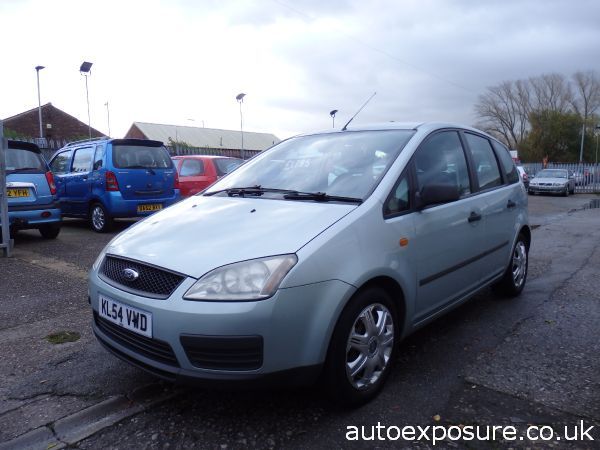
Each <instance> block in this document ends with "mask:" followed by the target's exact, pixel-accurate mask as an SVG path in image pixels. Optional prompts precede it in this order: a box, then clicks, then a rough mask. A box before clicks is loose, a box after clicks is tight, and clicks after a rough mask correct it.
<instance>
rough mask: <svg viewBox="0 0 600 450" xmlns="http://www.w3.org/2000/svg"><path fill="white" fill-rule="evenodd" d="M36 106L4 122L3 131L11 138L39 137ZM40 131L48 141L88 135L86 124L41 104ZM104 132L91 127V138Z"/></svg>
mask: <svg viewBox="0 0 600 450" xmlns="http://www.w3.org/2000/svg"><path fill="white" fill-rule="evenodd" d="M38 114H39V113H38V108H33V109H30V110H29V111H25V112H22V113H20V114H17V115H15V116H12V117H7V118H6V119H4V120H3V122H4V133H5V135H6V136H9V137H12V138H22V139H23V138H24V139H34V138H35V139H37V138H39V137H40V122H39V115H38ZM42 132H43V135H44V136H43V137H44V138H45V139H46V140H48V141H51V140H52V141H57V142H58V141H66V142H69V141H75V140H79V139H86V138H87V137H88V136H89V131H88V124H87V123H83V122H82V121H80V120H79V119H77V118H75V117H73V116H72V115H70V114H67V113H66V112H64V111H62V110H60V109H58V108H57V107H55V106H53V105H52V103H46V104H45V105H42ZM102 136H104V133H102V132H100V131H98V130H96V129H94V128H92V138H94V137H102Z"/></svg>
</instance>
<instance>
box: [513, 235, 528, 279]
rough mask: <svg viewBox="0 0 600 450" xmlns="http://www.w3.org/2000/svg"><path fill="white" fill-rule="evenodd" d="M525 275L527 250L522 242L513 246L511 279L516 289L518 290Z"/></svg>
mask: <svg viewBox="0 0 600 450" xmlns="http://www.w3.org/2000/svg"><path fill="white" fill-rule="evenodd" d="M526 275H527V249H526V248H525V243H524V242H523V241H518V242H517V245H516V246H515V251H514V253H513V260H512V277H513V282H514V284H515V287H516V288H520V287H521V285H522V284H523V282H524V281H525V276H526Z"/></svg>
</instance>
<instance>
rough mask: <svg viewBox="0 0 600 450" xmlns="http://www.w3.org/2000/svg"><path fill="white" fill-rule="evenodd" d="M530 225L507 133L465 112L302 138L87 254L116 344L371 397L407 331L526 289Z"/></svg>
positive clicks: (148, 362) (155, 360)
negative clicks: (480, 127)
mask: <svg viewBox="0 0 600 450" xmlns="http://www.w3.org/2000/svg"><path fill="white" fill-rule="evenodd" d="M530 241H531V232H530V228H529V225H528V216H527V195H526V191H525V189H524V187H523V185H522V183H520V182H519V175H518V172H517V169H516V167H515V165H514V163H513V161H512V159H511V157H510V155H509V152H508V150H507V148H506V147H505V146H504V145H503V144H501V143H500V142H498V141H496V140H495V139H494V138H492V137H491V136H488V135H486V134H484V133H482V132H480V131H477V130H475V129H472V128H465V127H460V126H456V125H451V124H427V123H425V124H398V123H389V124H383V125H373V126H364V127H353V128H350V129H343V130H337V131H329V132H324V133H316V134H309V135H303V136H298V137H294V138H290V139H288V140H285V141H283V142H281V143H280V144H278V145H276V146H274V147H273V148H271V149H269V150H267V151H265V152H262V153H261V154H260V155H258V156H256V157H255V158H254V159H252V160H250V161H248V162H247V163H246V164H245V165H243V166H241V167H240V168H239V169H237V170H236V171H235V172H233V173H231V174H229V175H227V176H225V177H224V178H222V179H221V180H219V181H218V182H217V183H215V184H214V185H212V186H211V187H210V188H209V189H207V190H206V191H204V192H203V193H201V194H197V195H195V196H192V197H190V198H188V199H186V200H184V201H182V202H180V203H178V204H176V205H174V206H172V207H169V208H167V209H165V210H163V211H159V212H158V213H156V214H154V215H152V216H151V217H149V218H147V219H144V220H142V221H141V222H138V223H137V224H135V225H133V226H132V227H130V228H129V229H127V230H126V231H124V232H123V233H121V234H120V235H118V236H117V237H116V238H115V239H113V240H112V241H111V242H110V243H109V244H108V245H107V246H106V248H105V249H104V250H103V251H102V252H101V254H100V255H99V257H98V259H97V260H96V262H95V263H94V265H93V268H92V270H91V272H90V277H89V280H90V283H89V295H90V302H91V305H92V309H93V329H94V332H95V334H96V336H97V337H98V339H99V340H100V342H101V343H102V344H103V345H104V346H105V347H106V348H107V349H108V350H109V351H111V352H112V353H114V354H115V355H116V356H118V357H120V358H122V359H124V360H125V361H128V362H130V363H132V364H134V365H136V366H138V367H141V368H142V369H144V370H147V371H149V372H151V373H153V374H155V375H157V376H159V377H162V378H165V379H168V380H173V381H182V380H195V381H197V382H201V383H210V382H211V381H218V382H241V383H249V382H251V381H255V380H261V381H267V382H269V383H271V382H272V381H273V380H279V379H283V380H285V381H286V382H289V383H302V384H306V383H311V382H313V381H315V380H316V379H317V378H318V377H320V376H321V377H322V380H323V381H324V382H325V383H326V385H327V386H328V392H330V393H331V395H332V396H333V397H334V398H335V399H336V400H337V401H339V402H340V403H343V404H347V405H357V404H361V403H364V402H366V401H368V400H370V399H372V398H373V397H374V396H375V395H376V394H377V393H378V392H379V391H380V389H381V388H382V386H383V384H384V382H385V380H386V378H387V377H388V375H389V372H390V368H391V366H392V364H391V363H392V361H393V360H394V359H395V358H396V351H397V349H398V343H399V342H400V341H401V340H402V339H403V338H404V337H405V336H407V335H409V334H410V333H412V332H413V331H415V330H416V329H418V328H420V327H422V326H424V325H425V324H427V323H429V322H430V321H432V320H434V319H435V318H437V317H439V316H441V315H443V314H445V313H446V312H448V311H449V310H451V309H452V308H454V307H456V306H458V305H460V304H461V303H463V302H464V301H466V300H467V299H468V298H470V297H471V296H473V294H475V293H477V292H479V291H481V290H482V289H483V288H485V287H487V286H490V285H493V286H496V287H498V288H499V289H501V290H502V291H503V292H504V293H506V294H507V295H509V296H516V295H518V294H520V292H521V291H522V289H523V287H524V286H525V282H526V278H527V263H528V251H529V246H530Z"/></svg>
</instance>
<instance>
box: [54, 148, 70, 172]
mask: <svg viewBox="0 0 600 450" xmlns="http://www.w3.org/2000/svg"><path fill="white" fill-rule="evenodd" d="M72 153H73V151H72V150H67V151H65V152H61V153H59V154H58V155H56V156H55V157H54V159H53V160H52V162H51V163H50V168H51V169H52V172H54V173H57V174H63V173H67V172H69V171H70V169H71V167H70V166H69V164H70V162H71V154H72Z"/></svg>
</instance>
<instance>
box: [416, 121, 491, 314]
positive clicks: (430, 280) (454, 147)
mask: <svg viewBox="0 0 600 450" xmlns="http://www.w3.org/2000/svg"><path fill="white" fill-rule="evenodd" d="M411 164H412V170H414V179H415V183H416V186H415V195H416V196H417V197H418V196H419V195H420V193H422V192H423V191H424V189H425V188H427V186H430V185H433V184H435V183H437V181H436V180H441V179H443V180H444V183H452V184H453V187H455V188H456V189H457V191H458V193H459V195H460V198H459V199H458V200H456V201H452V202H449V203H444V204H438V205H430V206H427V207H425V208H424V209H422V210H420V211H417V212H415V213H414V227H415V230H416V236H415V242H414V246H415V255H416V265H417V280H416V281H417V300H416V305H415V319H414V322H415V324H418V323H419V322H421V321H424V320H426V319H427V318H429V317H432V316H434V315H436V314H438V313H440V312H442V311H443V310H444V309H445V308H446V307H448V306H449V305H451V304H452V303H454V302H456V301H458V300H460V299H461V298H463V297H464V296H465V295H467V294H468V293H470V292H471V291H473V290H474V289H476V288H477V287H479V286H480V284H481V270H480V266H479V259H480V258H481V254H482V247H483V242H484V237H485V236H484V227H483V223H482V220H481V219H482V208H483V207H484V203H483V201H482V199H481V198H480V197H479V196H478V195H476V193H475V192H474V186H473V183H472V181H471V178H470V171H469V166H468V163H467V158H466V156H465V151H464V148H463V145H462V142H461V139H460V137H459V133H458V131H456V130H443V131H441V132H437V133H435V134H433V135H431V136H429V137H428V138H427V139H426V140H425V141H424V142H423V143H422V144H421V146H420V147H419V148H418V149H417V151H416V153H415V155H414V156H413V158H412V161H411Z"/></svg>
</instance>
